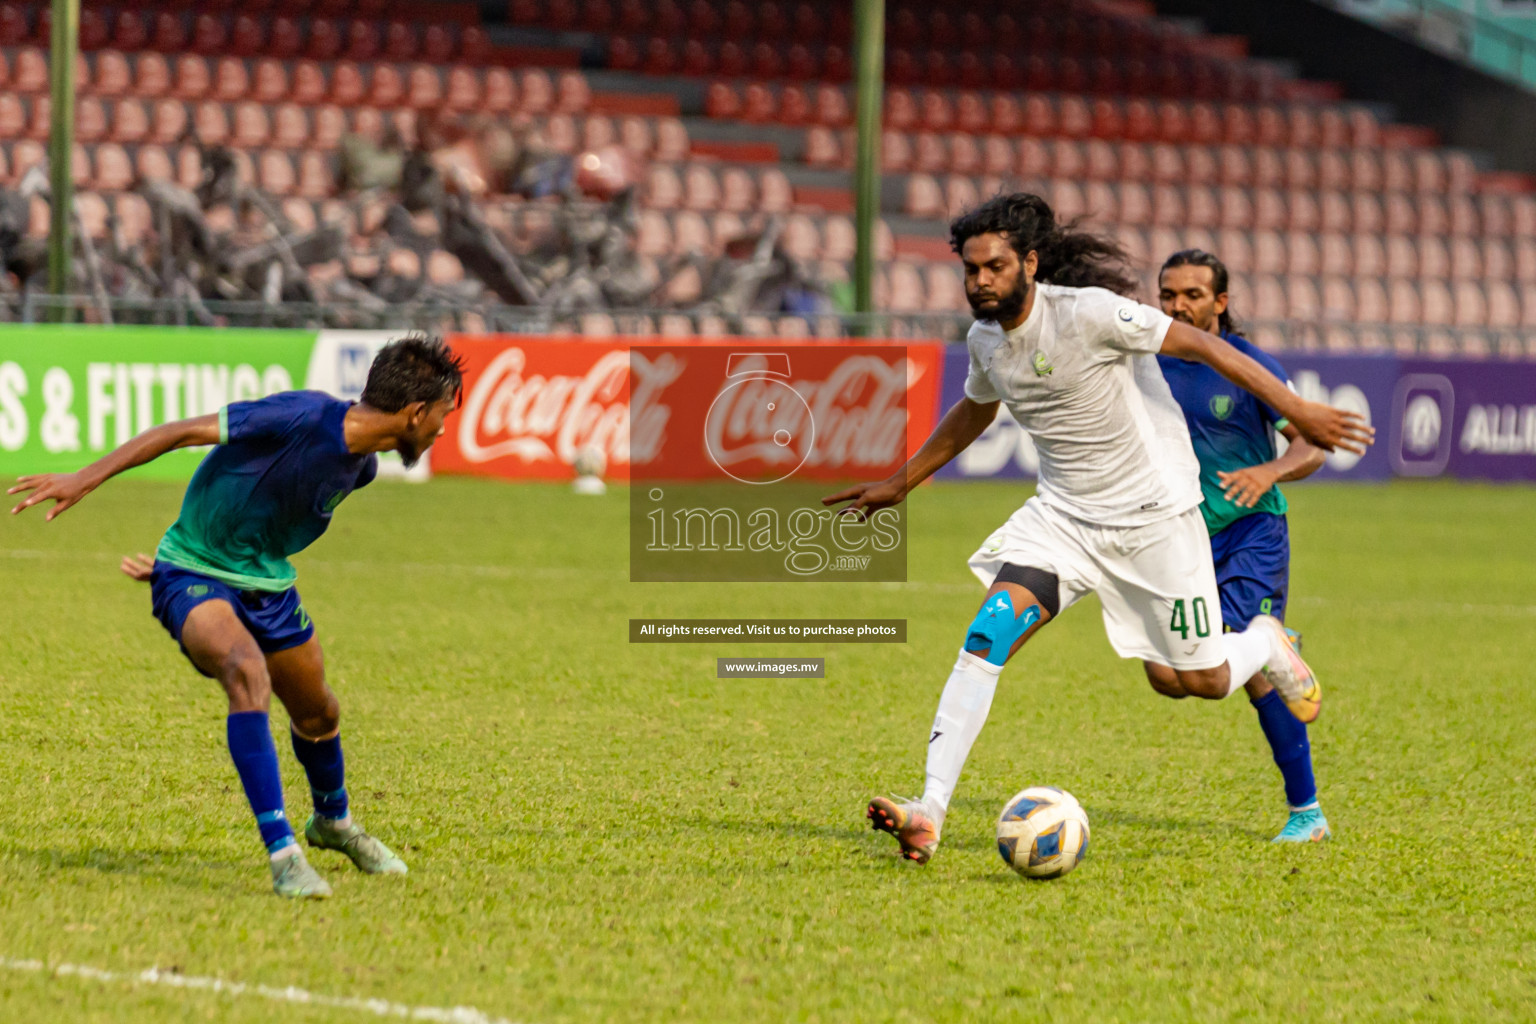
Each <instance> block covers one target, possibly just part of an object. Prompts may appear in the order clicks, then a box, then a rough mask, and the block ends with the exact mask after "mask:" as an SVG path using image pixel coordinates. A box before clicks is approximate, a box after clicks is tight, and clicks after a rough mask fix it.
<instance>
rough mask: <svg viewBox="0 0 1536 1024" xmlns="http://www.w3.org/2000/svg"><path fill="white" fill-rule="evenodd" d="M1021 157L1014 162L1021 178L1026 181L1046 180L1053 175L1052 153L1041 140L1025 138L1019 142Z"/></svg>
mask: <svg viewBox="0 0 1536 1024" xmlns="http://www.w3.org/2000/svg"><path fill="white" fill-rule="evenodd" d="M1018 150H1019V155H1018V158H1017V159H1016V160H1015V162H1014V166H1015V167H1016V168H1018V174H1019V177H1021V178H1024V179H1025V180H1033V179H1035V178H1044V177H1046V176H1047V175H1049V174H1050V173H1051V160H1052V156H1053V154H1052V151H1051V150H1050V149H1047V148H1046V145H1045V143H1043V142H1041V141H1040V140H1039V139H1035V138H1031V137H1029V136H1025V137H1024V138H1022V139H1020V140H1019V142H1018Z"/></svg>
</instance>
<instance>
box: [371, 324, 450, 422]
mask: <svg viewBox="0 0 1536 1024" xmlns="http://www.w3.org/2000/svg"><path fill="white" fill-rule="evenodd" d="M463 387H464V365H463V363H462V362H461V361H460V359H459V357H458V356H456V355H454V354H453V350H452V349H450V348H449V347H448V346H447V345H446V344H445V343H444V342H443V340H442V339H441V338H435V337H431V336H429V335H425V334H410V335H406V336H405V337H404V338H401V339H399V340H398V341H392V342H390V343H389V344H388V345H385V346H384V347H383V348H381V349H379V354H378V355H376V356H374V357H373V365H372V366H370V367H369V368H368V383H367V384H365V385H363V401H364V402H365V403H367V404H368V405H371V406H373V407H374V408H375V409H378V410H379V411H380V412H399V411H400V410H401V409H404V408H405V407H406V406H408V405H410V404H411V403H412V402H426V403H427V404H429V405H430V404H431V403H433V402H440V401H442V400H443V399H445V398H451V399H453V400H454V401H455V402H457V401H458V398H459V392H460V390H462V389H463Z"/></svg>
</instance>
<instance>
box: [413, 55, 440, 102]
mask: <svg viewBox="0 0 1536 1024" xmlns="http://www.w3.org/2000/svg"><path fill="white" fill-rule="evenodd" d="M405 102H406V103H407V104H408V105H409V106H412V107H415V108H416V109H417V110H427V109H436V108H438V107H440V106H442V104H443V80H442V78H441V77H440V76H439V75H438V72H437V69H436V68H434V67H432V66H431V65H428V64H413V65H411V69H410V72H409V74H408V77H407V79H406V90H405Z"/></svg>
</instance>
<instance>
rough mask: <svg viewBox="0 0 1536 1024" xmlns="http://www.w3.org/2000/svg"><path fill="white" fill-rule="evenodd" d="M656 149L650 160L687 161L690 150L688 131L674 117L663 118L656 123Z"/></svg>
mask: <svg viewBox="0 0 1536 1024" xmlns="http://www.w3.org/2000/svg"><path fill="white" fill-rule="evenodd" d="M655 127H656V148H655V151H654V152H653V153H652V154H651V157H652V159H655V160H665V161H671V162H674V163H675V162H678V161H682V160H685V159H687V157H688V155H689V153H690V151H691V149H690V146H689V143H688V129H687V128H686V127H685V126H684V125H683V122H682V121H680V120H679V119H677V118H675V117H663V118H660V119H658V120H657V121H656V123H655Z"/></svg>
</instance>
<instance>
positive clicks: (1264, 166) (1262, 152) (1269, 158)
mask: <svg viewBox="0 0 1536 1024" xmlns="http://www.w3.org/2000/svg"><path fill="white" fill-rule="evenodd" d="M1281 152H1282V151H1281V150H1279V149H1276V148H1275V147H1274V146H1255V147H1253V148H1252V149H1250V150H1249V151H1248V158H1249V160H1250V162H1251V165H1252V169H1253V187H1254V188H1281V187H1282V186H1284V184H1285V158H1284V157H1283V156H1281Z"/></svg>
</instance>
